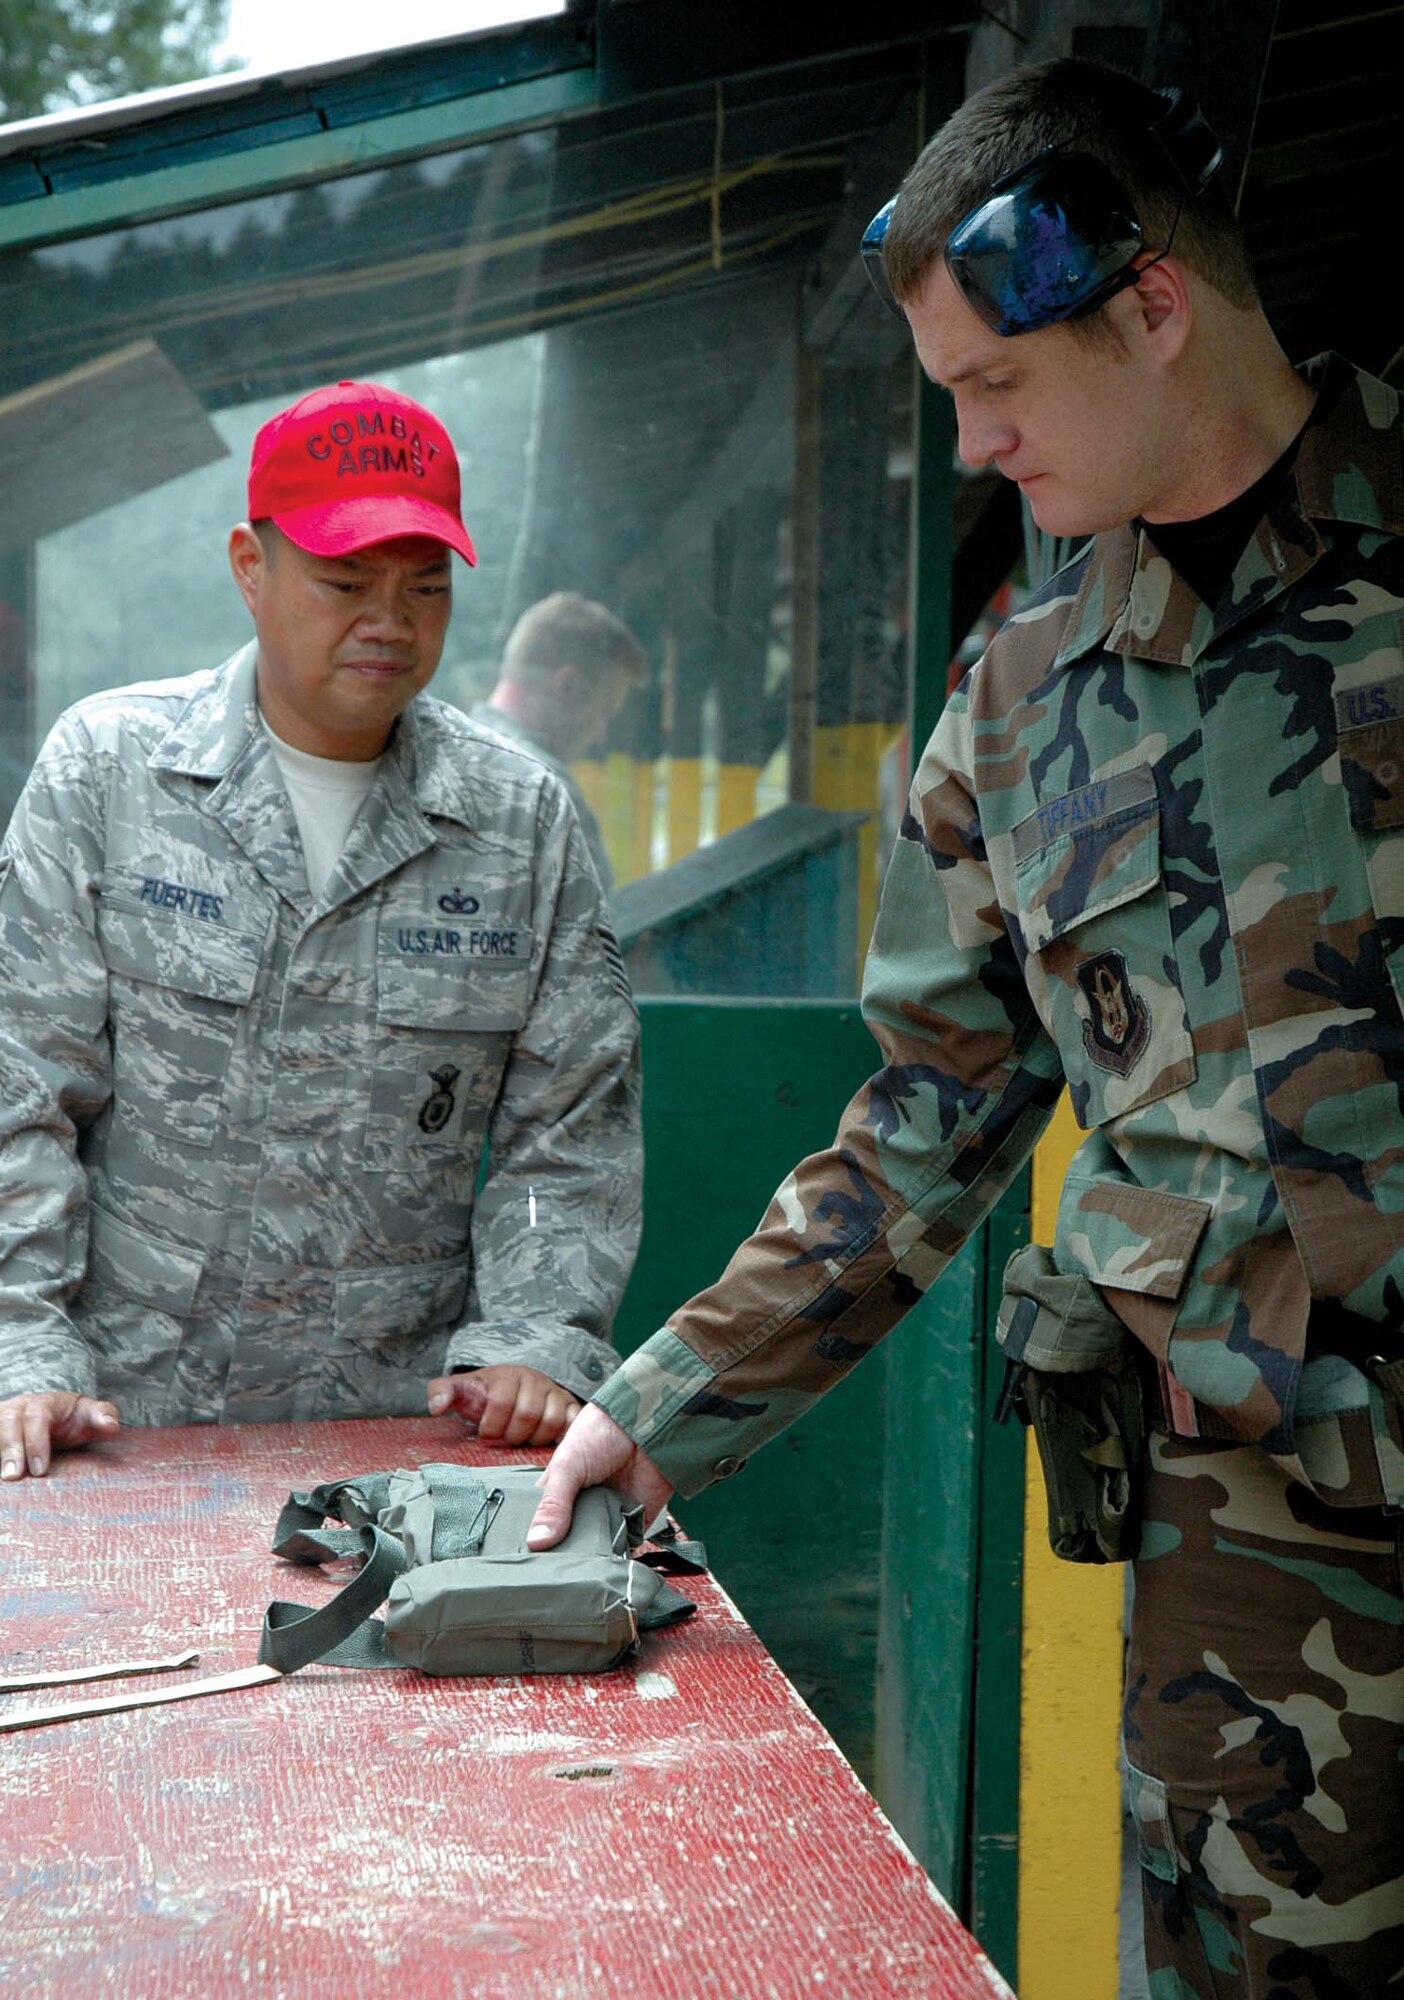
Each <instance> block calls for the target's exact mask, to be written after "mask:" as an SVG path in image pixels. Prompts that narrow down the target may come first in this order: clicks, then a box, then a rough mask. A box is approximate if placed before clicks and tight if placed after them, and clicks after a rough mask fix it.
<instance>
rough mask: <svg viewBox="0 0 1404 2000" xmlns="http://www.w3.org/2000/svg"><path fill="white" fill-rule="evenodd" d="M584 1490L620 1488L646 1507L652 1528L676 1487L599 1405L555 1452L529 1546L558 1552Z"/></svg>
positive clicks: (543, 1483)
mask: <svg viewBox="0 0 1404 2000" xmlns="http://www.w3.org/2000/svg"><path fill="white" fill-rule="evenodd" d="M585 1486H615V1487H617V1488H618V1489H619V1491H620V1492H621V1493H622V1494H623V1495H624V1498H625V1500H626V1501H628V1502H629V1504H630V1505H631V1506H632V1505H638V1506H641V1507H642V1508H643V1516H644V1524H645V1526H647V1525H648V1524H649V1523H650V1522H652V1521H653V1520H654V1519H655V1517H656V1516H657V1515H659V1514H661V1513H662V1511H663V1509H664V1508H665V1507H666V1506H667V1504H668V1501H669V1498H670V1496H671V1494H672V1491H673V1489H672V1487H671V1486H670V1485H669V1484H668V1482H667V1480H666V1479H665V1478H664V1477H663V1474H662V1473H661V1472H660V1471H659V1470H658V1467H657V1466H656V1465H655V1464H654V1462H653V1460H652V1459H651V1458H650V1457H649V1455H648V1453H647V1452H646V1451H644V1450H642V1449H641V1448H640V1447H639V1446H638V1445H636V1444H635V1443H634V1440H633V1439H632V1438H631V1437H630V1436H629V1433H628V1432H627V1431H623V1430H621V1429H620V1428H619V1426H618V1424H617V1423H615V1421H614V1419H613V1417H607V1416H606V1415H605V1413H604V1411H603V1410H601V1409H599V1408H597V1407H596V1406H595V1405H594V1404H589V1405H587V1406H586V1408H585V1409H583V1410H582V1411H581V1412H580V1414H579V1416H578V1418H577V1419H576V1421H575V1422H574V1423H573V1424H572V1425H571V1427H570V1432H569V1435H568V1436H567V1437H566V1438H565V1440H564V1441H563V1442H562V1443H561V1444H560V1445H559V1446H558V1447H557V1449H556V1450H555V1451H554V1452H553V1453H552V1456H551V1463H550V1464H549V1465H548V1466H547V1468H546V1471H545V1474H544V1475H543V1477H542V1481H541V1504H540V1506H539V1507H538V1508H537V1510H536V1517H535V1519H534V1520H533V1521H532V1524H531V1526H530V1528H529V1529H528V1530H527V1546H528V1548H533V1549H549V1548H554V1547H555V1545H556V1543H557V1542H558V1541H560V1540H561V1538H562V1537H563V1535H564V1534H565V1532H566V1530H567V1528H568V1527H569V1526H570V1517H571V1514H572V1512H573V1511H574V1508H575V1496H576V1494H577V1493H579V1492H580V1490H581V1488H582V1487H585Z"/></svg>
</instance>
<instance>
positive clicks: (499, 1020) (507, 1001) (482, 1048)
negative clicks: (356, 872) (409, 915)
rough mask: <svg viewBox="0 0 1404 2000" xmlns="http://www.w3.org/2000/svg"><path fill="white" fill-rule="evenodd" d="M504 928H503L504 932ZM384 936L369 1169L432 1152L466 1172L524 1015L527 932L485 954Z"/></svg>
mask: <svg viewBox="0 0 1404 2000" xmlns="http://www.w3.org/2000/svg"><path fill="white" fill-rule="evenodd" d="M504 935H508V934H505V933H504ZM398 936H399V933H398V932H391V933H390V940H391V945H390V946H387V944H386V942H385V941H384V940H382V948H381V951H380V955H379V957H378V960H377V964H376V1037H375V1042H376V1048H375V1071H374V1075H373V1076H372V1079H371V1092H370V1112H369V1118H368V1122H367V1127H366V1164H367V1166H369V1167H370V1168H371V1169H372V1171H375V1170H381V1171H384V1170H387V1169H390V1168H394V1167H395V1166H397V1165H404V1164H416V1163H417V1164H419V1165H421V1166H422V1165H432V1164H434V1163H435V1162H436V1161H437V1162H438V1163H441V1164H443V1165H444V1166H446V1167H448V1166H452V1167H453V1168H454V1169H455V1170H456V1171H462V1170H464V1169H466V1170H467V1171H468V1174H469V1178H470V1180H471V1178H472V1176H473V1174H474V1173H476V1167H477V1157H478V1153H479V1151H480V1149H481V1145H482V1138H483V1133H484V1131H485V1130H486V1126H487V1121H488V1118H489V1116H490V1114H491V1111H492V1107H493V1105H494V1103H495V1102H496V1100H497V1094H498V1091H499V1089H500V1088H501V1083H502V1073H503V1070H504V1069H505V1067H506V1065H507V1061H508V1058H509V1057H510V1055H511V1052H512V1042H513V1038H514V1036H515V1035H516V1033H517V1031H518V1029H520V1028H521V1027H522V1026H523V1025H524V1024H525V1022H526V1017H527V1010H528V1003H529V999H530V982H531V933H530V931H527V930H524V929H521V928H518V929H517V930H516V931H514V932H511V933H510V936H511V938H512V940H513V944H514V950H513V953H512V955H511V957H508V956H506V955H505V953H504V954H502V955H499V956H496V957H492V958H487V957H484V958H482V959H475V958H471V957H468V956H467V955H466V953H465V954H463V955H458V954H455V953H452V952H449V953H446V954H444V955H439V954H435V953H432V952H428V951H426V952H423V953H419V952H406V951H404V950H403V949H400V948H392V947H393V946H394V940H396V939H397V938H398Z"/></svg>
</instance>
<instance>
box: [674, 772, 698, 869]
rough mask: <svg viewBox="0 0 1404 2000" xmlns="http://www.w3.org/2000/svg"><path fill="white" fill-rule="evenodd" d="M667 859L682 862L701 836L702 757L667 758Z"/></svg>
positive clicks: (694, 849) (693, 850)
mask: <svg viewBox="0 0 1404 2000" xmlns="http://www.w3.org/2000/svg"><path fill="white" fill-rule="evenodd" d="M667 763H668V859H669V860H670V861H681V859H682V857H683V855H684V854H692V853H694V852H695V851H696V849H697V847H698V845H699V844H700V842H701V839H702V759H701V758H700V757H669V758H668V760H667Z"/></svg>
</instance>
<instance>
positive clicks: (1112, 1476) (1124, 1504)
mask: <svg viewBox="0 0 1404 2000" xmlns="http://www.w3.org/2000/svg"><path fill="white" fill-rule="evenodd" d="M995 1337H996V1339H997V1340H998V1342H999V1345H1000V1349H1001V1351H1002V1353H1003V1355H1004V1363H1005V1370H1004V1386H1003V1388H1002V1389H1001V1391H1000V1395H999V1402H998V1404H997V1405H996V1409H995V1415H996V1416H997V1418H998V1419H999V1420H1000V1421H1001V1422H1003V1421H1005V1420H1006V1419H1007V1418H1008V1417H1009V1416H1010V1414H1011V1413H1012V1414H1014V1415H1016V1416H1017V1417H1018V1418H1019V1419H1020V1421H1021V1422H1022V1423H1024V1424H1026V1425H1027V1426H1028V1428H1029V1429H1030V1430H1031V1431H1032V1432H1033V1435H1034V1440H1035V1442H1036V1444H1037V1446H1038V1456H1039V1461H1040V1463H1041V1465H1042V1467H1043V1478H1044V1484H1045V1486H1046V1487H1047V1490H1048V1540H1049V1544H1050V1546H1051V1547H1052V1550H1053V1553H1054V1555H1055V1556H1060V1557H1061V1558H1062V1559H1063V1561H1064V1562H1085V1563H1106V1562H1126V1561H1129V1560H1130V1559H1131V1558H1132V1557H1133V1556H1134V1555H1135V1554H1136V1551H1137V1548H1138V1546H1139V1542H1140V1534H1141V1508H1142V1498H1143V1488H1144V1476H1145V1462H1146V1449H1147V1447H1146V1409H1145V1400H1144V1395H1143V1391H1142V1386H1141V1378H1140V1372H1139V1369H1138V1365H1137V1350H1136V1343H1135V1341H1134V1340H1133V1339H1132V1336H1131V1335H1130V1334H1129V1333H1128V1332H1127V1330H1126V1328H1125V1327H1124V1326H1123V1325H1122V1323H1121V1321H1120V1320H1119V1319H1118V1318H1117V1316H1116V1314H1115V1313H1114V1312H1113V1311H1112V1309H1111V1307H1110V1306H1109V1305H1107V1303H1106V1301H1105V1300H1104V1299H1103V1298H1102V1295H1101V1293H1100V1292H1099V1291H1098V1290H1097V1287H1096V1286H1095V1285H1094V1284H1093V1283H1092V1281H1091V1279H1090V1278H1086V1277H1083V1276H1082V1275H1081V1274H1077V1273H1074V1274H1071V1275H1070V1274H1068V1273H1065V1272H1062V1271H1059V1270H1057V1269H1056V1268H1055V1266H1054V1263H1053V1257H1052V1253H1051V1252H1050V1251H1048V1250H1046V1249H1044V1248H1043V1246H1042V1245H1041V1244H1037V1243H1027V1244H1025V1245H1024V1247H1023V1248H1022V1249H1020V1250H1016V1251H1015V1252H1014V1255H1013V1256H1012V1257H1011V1258H1010V1259H1009V1262H1008V1264H1007V1265H1006V1266H1005V1271H1004V1296H1003V1298H1002V1299H1001V1301H1000V1308H999V1321H998V1324H997V1327H996V1330H995Z"/></svg>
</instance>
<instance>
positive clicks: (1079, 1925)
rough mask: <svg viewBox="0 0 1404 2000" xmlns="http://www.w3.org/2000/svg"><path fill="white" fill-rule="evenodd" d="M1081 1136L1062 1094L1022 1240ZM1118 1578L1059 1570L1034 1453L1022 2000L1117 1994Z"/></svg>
mask: <svg viewBox="0 0 1404 2000" xmlns="http://www.w3.org/2000/svg"><path fill="white" fill-rule="evenodd" d="M1082 1137H1083V1134H1082V1133H1081V1132H1080V1131H1079V1129H1078V1127H1077V1124H1076V1123H1075V1121H1074V1119H1073V1115H1072V1110H1071V1107H1070V1105H1069V1103H1068V1099H1067V1096H1066V1093H1065V1094H1064V1096H1063V1099H1062V1102H1061V1103H1060V1104H1059V1106H1058V1109H1057V1112H1056V1113H1055V1114H1054V1118H1053V1122H1052V1124H1051V1125H1050V1126H1049V1128H1048V1131H1047V1133H1046V1134H1045V1136H1044V1138H1043V1140H1042V1142H1041V1143H1040V1145H1039V1147H1038V1150H1037V1152H1036V1153H1035V1154H1034V1162H1033V1217H1032V1221H1033V1234H1034V1238H1035V1240H1036V1241H1037V1242H1040V1243H1051V1242H1052V1241H1053V1228H1054V1223H1055V1221H1056V1219H1057V1213H1058V1196H1059V1193H1060V1191H1061V1189H1062V1185H1063V1176H1064V1174H1065V1173H1066V1171H1067V1167H1068V1162H1069V1161H1070V1160H1071V1158H1072V1156H1073V1153H1074V1152H1075V1151H1076V1149H1077V1146H1078V1144H1079V1143H1080V1141H1081V1139H1082ZM1125 1578H1126V1572H1125V1570H1124V1569H1123V1568H1122V1566H1121V1564H1120V1563H1110V1564H1108V1565H1107V1567H1106V1568H1104V1569H1098V1568H1095V1567H1091V1566H1087V1565H1083V1564H1080V1563H1065V1562H1059V1561H1058V1559H1057V1558H1056V1556H1054V1554H1053V1553H1052V1551H1051V1550H1050V1548H1049V1546H1048V1513H1047V1507H1046V1504H1045V1499H1044V1486H1043V1474H1042V1472H1041V1470H1040V1468H1039V1463H1038V1453H1037V1452H1036V1451H1035V1450H1033V1449H1032V1446H1031V1448H1030V1450H1029V1454H1028V1479H1027V1485H1026V1490H1025V1497H1024V1633H1023V1679H1022V1683H1021V1689H1020V1733H1019V1977H1018V1988H1019V1996H1020V2000H1116V1992H1117V1905H1118V1901H1119V1898H1120V1891H1121V1786H1120V1781H1119V1779H1118V1776H1117V1769H1116V1752H1117V1729H1118V1718H1119V1714H1120V1706H1121V1649H1122V1605H1123V1601H1124V1591H1125Z"/></svg>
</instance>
